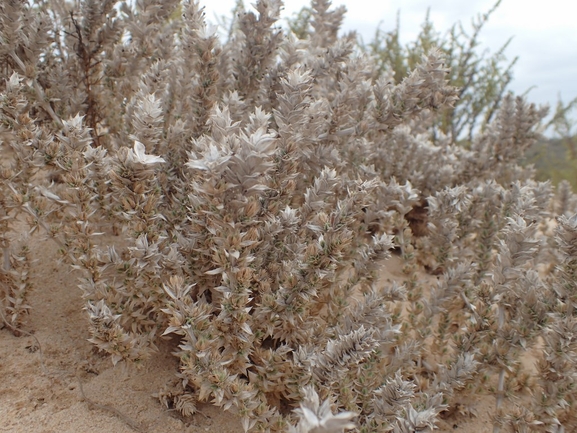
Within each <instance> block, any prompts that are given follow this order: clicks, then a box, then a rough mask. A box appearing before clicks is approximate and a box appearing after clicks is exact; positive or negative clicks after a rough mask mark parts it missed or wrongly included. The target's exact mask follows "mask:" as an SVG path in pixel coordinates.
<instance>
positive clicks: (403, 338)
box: [0, 0, 576, 432]
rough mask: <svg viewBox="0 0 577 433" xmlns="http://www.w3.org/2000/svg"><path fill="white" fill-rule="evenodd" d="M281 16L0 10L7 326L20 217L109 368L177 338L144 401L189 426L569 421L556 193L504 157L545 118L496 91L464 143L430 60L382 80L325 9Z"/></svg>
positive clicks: (564, 272) (15, 320) (191, 9)
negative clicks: (204, 419)
mask: <svg viewBox="0 0 577 433" xmlns="http://www.w3.org/2000/svg"><path fill="white" fill-rule="evenodd" d="M280 6H281V4H280V2H278V1H271V0H262V1H258V2H257V4H256V12H257V13H254V12H242V13H240V14H239V15H238V16H237V18H236V19H235V21H234V23H233V25H232V26H231V29H232V30H231V34H230V37H229V38H228V39H227V40H226V41H224V42H221V41H219V39H218V37H217V35H216V33H215V32H214V31H213V30H212V29H211V28H210V26H207V24H206V23H205V21H204V18H203V14H202V10H201V9H200V7H199V5H198V3H196V2H184V3H182V4H180V2H177V1H162V2H160V1H154V0H143V1H138V2H136V3H135V4H134V5H128V4H126V3H117V2H115V1H104V2H102V1H95V0H87V1H83V2H79V3H78V4H70V3H66V2H59V1H53V2H39V3H37V4H35V5H34V6H29V5H28V4H27V3H23V2H19V1H9V2H5V3H3V4H2V5H1V6H0V37H1V38H2V42H3V43H2V46H1V49H0V62H1V65H2V67H1V68H0V74H1V77H0V79H1V80H0V83H1V84H0V86H1V87H0V92H1V96H0V116H1V122H0V128H1V130H0V137H1V138H2V147H3V148H2V151H3V152H4V154H5V155H6V158H5V162H4V165H3V167H2V178H3V182H2V190H1V197H2V212H3V218H2V225H1V226H0V227H1V228H2V248H3V252H4V264H3V274H2V276H3V286H2V287H3V296H2V314H3V320H4V322H5V324H6V325H7V326H8V327H9V328H10V329H12V330H17V329H18V328H19V327H20V326H22V325H23V317H24V315H25V313H26V311H27V309H28V307H27V306H26V302H25V299H26V293H27V291H28V290H29V288H30V287H29V284H28V282H27V273H28V267H29V259H28V255H27V249H26V246H25V244H22V242H23V241H21V240H19V239H17V238H15V236H14V233H18V232H21V231H23V229H22V226H23V225H27V226H28V227H30V230H29V231H32V232H33V231H41V232H43V233H45V234H46V235H47V236H49V237H51V238H52V239H54V241H55V242H56V243H57V244H58V248H59V251H60V253H61V260H63V261H64V262H65V263H68V264H69V265H70V266H71V267H72V268H73V269H77V270H79V271H81V273H82V279H81V281H80V282H79V284H78V286H79V288H80V289H81V290H82V293H83V296H84V298H85V301H86V307H85V308H86V311H87V320H89V322H90V332H91V335H90V341H91V342H93V343H94V344H95V345H96V347H97V348H98V349H100V350H102V351H105V352H107V353H109V354H110V355H111V359H112V361H113V362H114V363H117V362H120V361H123V362H127V363H130V364H134V365H137V366H138V365H142V364H143V363H145V362H146V359H147V357H149V356H150V355H151V353H152V352H153V351H154V350H157V344H158V342H159V341H160V339H162V338H172V339H173V340H174V341H175V345H176V346H177V347H176V348H175V354H176V356H177V357H178V358H179V360H180V366H179V370H178V372H175V374H176V379H177V380H175V383H174V384H172V385H171V386H168V387H167V388H166V389H164V390H162V391H160V392H159V399H160V401H161V402H162V403H163V404H166V405H168V406H171V407H172V406H174V407H175V408H176V409H178V410H180V411H181V412H182V413H184V414H188V415H190V414H193V413H194V412H195V411H196V403H197V402H198V401H202V402H205V401H211V402H213V403H214V404H216V405H219V406H222V407H224V408H225V409H233V410H235V411H236V413H238V414H239V415H240V416H241V418H242V419H243V423H244V427H245V429H246V430H251V431H285V430H288V431H298V432H309V431H310V432H313V431H315V432H318V431H327V432H330V431H337V432H338V431H342V430H343V429H345V428H347V429H349V428H353V429H356V430H357V431H362V432H374V431H395V432H409V431H423V430H425V429H432V428H433V427H434V426H435V423H436V421H437V419H438V415H439V414H440V413H441V412H443V411H446V410H448V409H449V408H451V407H455V406H456V405H457V402H458V400H459V398H460V396H461V395H464V394H467V393H474V392H490V393H493V394H494V395H495V397H496V410H495V430H496V431H497V430H499V428H501V427H507V428H509V427H510V428H514V429H549V430H554V431H562V429H567V430H569V429H571V428H574V427H575V419H574V417H573V415H572V414H573V413H574V411H573V408H574V405H575V397H574V391H573V386H572V383H573V381H574V380H575V374H576V369H575V360H574V356H575V353H574V350H573V345H574V342H573V337H572V334H571V333H569V331H571V330H572V329H573V327H574V321H575V317H574V316H575V315H574V308H573V303H574V301H573V297H574V296H573V292H572V291H573V289H572V286H573V279H574V278H573V277H574V275H573V272H574V270H573V267H574V263H573V262H574V261H575V251H574V246H573V244H574V239H573V238H574V234H572V233H573V232H574V231H575V224H574V218H573V217H571V215H572V214H573V213H574V212H575V199H574V196H573V194H572V192H571V191H570V189H569V188H568V186H567V185H566V184H564V185H563V187H562V188H559V189H558V190H557V191H554V190H553V188H552V187H551V185H550V184H549V183H547V182H536V181H535V180H533V179H532V171H531V170H528V169H525V168H523V167H521V166H520V165H518V161H519V159H520V158H521V157H522V155H523V152H524V151H525V149H527V148H528V147H529V146H530V145H531V144H532V143H533V142H534V140H535V139H536V138H537V137H538V132H539V127H540V122H541V120H542V118H543V116H544V115H545V111H544V110H543V109H538V108H536V107H535V106H534V105H532V104H530V103H528V102H526V101H525V100H524V99H523V98H521V97H514V96H513V95H507V96H503V98H502V101H501V103H500V104H499V108H498V110H496V111H495V113H494V115H492V116H490V118H487V122H486V125H485V126H484V127H483V128H482V130H480V131H479V132H478V133H476V134H473V136H472V137H471V140H470V145H469V146H468V147H463V146H460V145H459V144H458V143H457V135H458V134H455V133H447V132H446V131H443V130H442V129H440V130H439V129H435V128H433V126H434V124H435V122H436V121H437V120H436V119H438V117H437V114H438V113H439V112H443V110H451V109H452V107H454V106H455V105H456V104H457V103H458V102H457V100H458V99H457V98H458V95H459V92H460V90H459V89H458V88H456V87H455V86H452V85H450V84H449V83H448V77H449V76H450V73H451V72H450V69H448V67H447V64H446V63H445V62H446V56H445V55H444V54H443V52H442V50H439V49H435V48H433V47H431V49H430V50H423V52H422V53H421V54H420V56H419V60H418V62H415V63H414V65H411V68H410V70H407V73H406V74H405V75H404V76H402V77H397V78H398V79H397V80H396V81H392V80H390V79H389V78H390V77H389V76H388V75H387V74H384V73H383V71H382V69H383V68H382V64H381V63H380V62H378V61H375V59H374V56H371V55H367V54H363V53H362V52H359V50H357V49H356V45H355V43H356V42H355V38H354V36H353V35H346V36H339V35H338V30H339V25H340V22H341V20H342V16H343V13H344V10H342V9H336V10H332V9H330V2H328V1H323V0H314V1H313V2H312V4H311V10H310V11H311V12H310V17H311V18H310V19H311V23H312V30H311V31H310V34H308V36H307V35H304V37H303V38H302V39H299V38H297V37H296V36H295V35H294V34H291V33H287V32H286V31H284V30H282V29H281V28H280V27H278V26H277V23H278V16H279V10H280ZM555 216H559V220H558V227H557V229H556V231H554V233H551V230H550V227H549V226H550V225H551V222H552V221H554V217H555ZM24 241H25V239H24ZM20 245H24V246H23V247H21V246H20ZM17 247H18V248H17ZM392 255H396V256H398V257H399V260H400V261H401V263H402V266H403V277H402V278H397V279H396V280H394V281H386V280H384V279H383V278H380V272H381V271H382V270H383V269H386V267H387V266H388V263H390V262H388V261H386V260H385V259H387V258H390V257H391V256H392ZM540 269H541V270H542V271H541V272H539V270H540ZM423 270H426V271H427V272H428V273H427V272H425V271H423ZM571 332H572V331H571ZM543 339H546V340H547V343H546V344H545V345H540V343H541V342H542V340H543ZM530 350H540V362H539V371H540V373H541V374H540V375H539V376H535V375H531V374H530V372H528V371H526V370H524V369H523V367H522V365H521V362H520V360H521V359H522V357H523V356H524V355H525V354H526V353H528V352H529V351H530ZM529 387H532V388H533V390H534V396H535V399H534V401H529V402H527V401H523V400H519V399H515V398H512V394H513V393H515V392H520V391H523V390H526V389H528V388H529ZM321 401H322V403H321ZM335 412H340V413H339V414H337V415H333V413H335ZM353 418H354V422H352V420H353ZM555 429H557V430H555Z"/></svg>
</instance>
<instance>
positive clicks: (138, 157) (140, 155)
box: [128, 140, 166, 164]
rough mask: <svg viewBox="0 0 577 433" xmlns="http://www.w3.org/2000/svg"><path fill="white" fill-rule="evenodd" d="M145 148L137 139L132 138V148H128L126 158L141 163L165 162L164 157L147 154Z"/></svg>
mask: <svg viewBox="0 0 577 433" xmlns="http://www.w3.org/2000/svg"><path fill="white" fill-rule="evenodd" d="M145 152H146V148H145V147H144V144H142V143H141V142H140V141H138V140H134V149H131V150H130V153H129V154H128V158H129V159H130V160H131V161H133V162H139V163H141V164H156V163H157V162H166V161H165V160H164V158H161V157H160V156H156V155H147V154H146V153H145Z"/></svg>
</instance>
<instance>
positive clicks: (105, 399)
mask: <svg viewBox="0 0 577 433" xmlns="http://www.w3.org/2000/svg"><path fill="white" fill-rule="evenodd" d="M32 250H33V251H34V256H35V257H36V258H37V259H38V261H37V262H36V263H35V265H34V266H33V269H32V272H33V275H32V278H33V283H34V286H35V290H34V291H33V292H32V293H31V295H30V297H29V301H30V304H31V306H32V310H31V313H30V315H29V317H28V318H27V323H26V324H25V326H24V329H25V330H27V331H28V332H30V333H33V335H34V337H32V336H30V335H22V336H21V337H15V336H13V335H12V333H11V332H10V331H9V330H8V329H7V328H4V329H3V330H0V378H1V380H0V431H1V432H14V433H29V432H34V433H35V432H38V433H63V432H70V433H72V432H74V433H78V432H80V433H83V432H86V433H91V432H95V433H96V432H98V433H102V432H116V433H124V432H127V433H128V432H134V431H139V432H147V433H153V432H154V433H164V432H166V433H168V432H170V433H177V432H186V433H193V432H218V433H229V432H242V431H243V430H242V427H241V424H240V422H239V420H238V419H237V418H236V417H235V416H234V415H233V414H231V413H227V412H223V411H221V410H220V409H219V408H216V407H213V406H210V405H202V406H200V410H201V412H200V413H197V414H196V415H194V416H193V417H191V418H188V419H184V418H182V417H180V416H179V415H178V414H177V413H175V412H173V411H168V410H166V409H165V408H163V407H162V406H161V405H160V403H159V401H158V400H157V399H156V398H154V397H153V396H152V394H153V393H155V392H157V391H159V390H160V389H161V388H162V387H163V386H164V385H165V384H167V383H168V382H169V381H170V380H171V379H172V378H173V374H174V372H175V371H176V370H177V365H178V362H177V360H176V358H174V357H173V356H171V355H170V354H169V352H170V348H169V347H164V348H163V347H161V350H160V351H159V353H158V354H156V355H155V356H154V357H153V358H152V359H150V360H149V361H148V362H147V363H146V364H145V366H144V368H142V369H141V370H136V369H134V370H132V369H128V368H126V367H125V366H123V365H120V364H119V365H118V366H116V367H113V366H112V363H111V361H110V359H109V358H107V357H105V356H102V355H100V354H98V353H96V352H95V351H94V349H93V347H92V345H91V344H90V343H89V342H87V338H88V327H87V321H86V317H85V315H84V313H83V311H82V306H83V302H82V299H81V296H80V290H79V289H78V288H77V287H76V279H77V276H76V275H74V274H70V273H69V272H68V271H67V269H66V267H65V266H58V265H56V264H55V263H54V260H53V258H54V257H55V254H56V250H55V247H54V244H53V243H52V242H51V241H40V240H37V241H34V244H33V248H32ZM398 265H399V263H398V262H395V259H391V262H390V263H387V275H386V276H388V277H392V278H394V277H397V276H398V275H396V274H400V270H399V269H400V268H399V266H398ZM165 344H166V345H169V344H170V343H169V342H167V343H165ZM83 393H84V395H83ZM493 405H494V399H493V397H491V396H480V397H472V398H471V399H470V400H464V401H462V404H461V406H459V408H454V409H452V410H451V411H450V412H449V413H447V414H445V415H446V416H444V419H443V420H441V421H440V423H439V430H438V431H440V432H479V433H483V432H490V431H492V424H491V419H490V413H491V411H492V408H493ZM470 412H475V413H476V415H477V416H472V415H471V413H470Z"/></svg>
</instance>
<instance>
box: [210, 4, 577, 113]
mask: <svg viewBox="0 0 577 433" xmlns="http://www.w3.org/2000/svg"><path fill="white" fill-rule="evenodd" d="M254 1H255V0H245V4H246V5H249V4H251V3H253V2H254ZM200 3H201V5H204V6H206V12H207V18H208V19H209V20H212V21H213V22H214V21H215V20H214V17H215V14H218V15H229V12H230V10H231V9H232V8H233V7H234V4H235V0H200ZM494 3H495V2H494V1H493V0H466V1H464V0H388V1H387V0H333V5H334V6H338V5H341V4H343V5H345V6H346V8H347V11H348V12H347V15H346V17H345V22H344V26H343V30H345V31H348V30H357V32H358V33H360V34H361V35H362V37H363V38H364V40H365V41H369V40H370V39H371V38H372V36H373V35H374V31H375V29H376V27H377V26H378V24H379V22H381V21H382V23H383V24H382V29H383V30H392V29H393V28H394V27H395V22H396V14H397V11H399V10H400V12H401V39H402V40H403V41H405V42H408V41H411V40H414V38H415V36H416V35H417V34H418V32H419V29H420V25H421V24H422V22H423V19H424V18H425V15H426V11H427V8H428V7H430V9H431V21H432V22H433V24H434V26H435V28H436V29H437V30H438V31H441V32H443V33H444V32H445V31H446V30H447V29H448V28H449V27H450V26H451V25H452V24H453V23H455V22H457V21H461V22H462V23H463V24H465V28H469V29H470V22H471V18H472V17H474V16H476V15H477V14H478V13H483V12H486V11H488V10H489V9H490V8H491V6H492V5H493V4H494ZM308 4H309V1H306V0H285V10H284V12H283V16H284V17H287V16H290V15H291V14H292V13H294V12H296V11H298V10H300V8H302V7H303V6H305V5H308ZM481 36H482V37H481V41H482V46H481V48H482V49H488V50H490V51H491V52H495V51H496V50H498V49H499V48H500V47H501V46H502V45H503V44H504V43H505V42H506V41H507V40H508V39H509V38H510V37H513V40H512V42H511V44H510V45H509V48H508V49H507V51H506V55H507V58H509V59H513V58H514V57H515V56H518V57H519V60H518V62H517V64H516V66H515V68H514V71H513V72H514V81H513V83H512V85H511V89H512V90H513V91H514V92H516V93H518V94H520V93H523V92H525V91H526V90H527V89H529V88H530V87H532V86H535V88H534V89H532V90H531V91H530V92H529V100H531V101H532V102H536V103H539V104H545V103H549V104H550V105H552V106H554V105H555V103H556V101H557V99H558V95H561V97H562V99H563V101H564V102H568V101H569V100H571V99H573V98H575V97H577V0H546V1H543V0H502V3H501V5H500V6H499V8H498V9H497V10H496V11H495V12H494V14H493V15H492V17H491V19H490V20H489V22H488V23H487V25H486V26H485V28H484V30H483V32H482V34H481Z"/></svg>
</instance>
